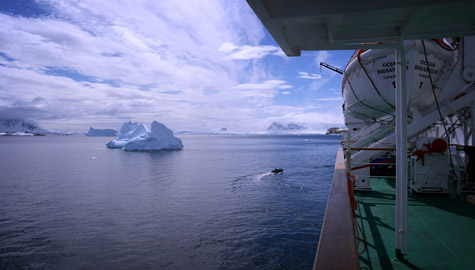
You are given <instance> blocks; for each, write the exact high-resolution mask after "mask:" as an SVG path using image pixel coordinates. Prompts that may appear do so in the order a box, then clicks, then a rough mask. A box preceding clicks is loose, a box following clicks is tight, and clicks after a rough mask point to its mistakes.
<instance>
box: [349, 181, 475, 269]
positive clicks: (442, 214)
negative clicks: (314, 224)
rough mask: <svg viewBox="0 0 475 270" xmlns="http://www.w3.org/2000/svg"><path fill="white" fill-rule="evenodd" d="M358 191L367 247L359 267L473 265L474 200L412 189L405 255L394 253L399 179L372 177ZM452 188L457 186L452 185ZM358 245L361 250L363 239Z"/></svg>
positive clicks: (357, 213)
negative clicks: (366, 187)
mask: <svg viewBox="0 0 475 270" xmlns="http://www.w3.org/2000/svg"><path fill="white" fill-rule="evenodd" d="M371 186H372V189H373V191H372V192H357V191H355V199H356V201H357V202H358V209H357V210H356V215H357V221H358V223H359V224H360V225H362V226H361V227H362V230H363V232H364V234H365V236H366V242H367V251H366V252H364V253H363V254H360V255H359V263H360V268H361V269H475V256H474V254H475V253H474V252H475V205H473V204H471V203H469V202H467V201H466V200H460V199H455V198H452V197H451V196H449V195H428V194H409V196H408V208H407V224H408V236H407V253H408V254H407V255H406V256H404V259H403V260H399V259H396V254H395V231H394V224H395V179H385V178H372V179H371ZM451 188H453V187H451ZM357 239H359V240H360V244H359V250H360V251H361V250H362V249H363V244H362V238H361V237H360V236H357Z"/></svg>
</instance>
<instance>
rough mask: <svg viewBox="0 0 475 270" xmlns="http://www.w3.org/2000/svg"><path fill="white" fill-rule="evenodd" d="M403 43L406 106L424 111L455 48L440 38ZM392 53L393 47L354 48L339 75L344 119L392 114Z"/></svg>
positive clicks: (448, 67) (441, 81)
mask: <svg viewBox="0 0 475 270" xmlns="http://www.w3.org/2000/svg"><path fill="white" fill-rule="evenodd" d="M404 47H405V50H406V61H407V66H406V72H407V82H408V88H407V89H408V97H409V100H408V106H410V107H413V108H417V110H419V111H420V112H425V111H427V110H428V109H429V108H431V105H432V104H433V103H434V102H435V99H434V94H433V90H432V89H433V88H434V91H435V94H436V96H438V95H439V94H440V89H442V88H443V87H444V84H445V82H446V80H445V79H444V78H447V77H448V75H450V73H451V71H452V69H453V67H454V66H455V63H456V61H457V55H458V52H457V50H456V49H455V48H453V47H452V46H451V45H449V44H448V43H447V42H445V40H443V39H441V40H424V41H421V40H414V41H405V42H404ZM394 53H395V50H394V49H377V50H376V49H371V50H364V51H362V50H359V51H356V52H355V54H354V56H353V58H352V59H351V60H350V62H349V63H348V65H347V67H346V69H345V71H344V74H343V78H342V91H343V98H344V107H343V108H344V114H345V120H346V119H347V118H351V117H354V118H357V119H360V120H363V121H371V120H374V119H380V118H387V117H391V116H394V114H395V106H396V104H395V98H396V91H395V90H396V81H397V80H396V64H395V55H394ZM429 72H430V75H429ZM431 80H432V83H431ZM345 122H347V121H345Z"/></svg>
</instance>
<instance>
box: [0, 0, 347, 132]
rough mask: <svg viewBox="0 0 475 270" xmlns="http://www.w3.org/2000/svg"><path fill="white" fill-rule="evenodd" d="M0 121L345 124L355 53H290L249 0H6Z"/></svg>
mask: <svg viewBox="0 0 475 270" xmlns="http://www.w3.org/2000/svg"><path fill="white" fill-rule="evenodd" d="M0 22H1V24H2V27H1V28H0V118H13V117H16V118H18V117H19V118H29V119H33V120H36V121H37V122H39V123H40V124H41V125H42V126H44V127H47V128H52V129H57V130H63V131H83V130H85V129H87V128H88V127H89V126H93V127H96V128H116V129H118V128H119V127H120V125H121V124H122V123H123V122H125V121H128V120H135V121H141V122H144V123H146V124H148V123H150V122H151V121H153V120H158V121H160V122H163V123H165V124H166V125H167V126H168V127H170V128H172V129H173V130H175V131H181V130H195V131H218V130H220V129H221V128H222V127H226V128H227V129H228V130H229V131H231V132H233V131H234V132H261V131H264V130H265V128H266V127H267V126H268V125H270V124H271V123H272V122H279V123H282V124H286V123H297V124H300V125H302V126H305V127H308V129H309V130H312V131H316V132H324V131H325V130H326V129H327V128H328V127H329V126H342V125H343V116H342V112H341V104H342V99H341V86H340V80H341V75H339V74H337V73H334V72H332V71H329V70H325V69H323V70H320V67H319V63H320V61H324V62H327V63H329V64H331V65H334V66H337V67H339V68H344V66H345V65H346V63H347V61H348V60H349V58H350V56H351V54H352V53H353V52H352V51H332V52H329V51H319V52H303V53H302V56H301V57H287V56H285V55H284V53H283V52H282V51H281V50H280V48H279V47H278V45H277V44H276V43H275V41H274V40H273V39H272V37H271V36H270V35H269V33H267V31H266V30H265V28H264V27H263V25H262V24H261V22H260V21H259V20H258V19H257V17H256V16H255V14H254V13H253V12H252V10H251V9H250V8H249V6H248V5H247V3H246V2H245V1H244V0H242V1H223V0H221V1H213V0H210V1H191V0H190V1H95V0H83V1H64V0H40V1H32V0H29V1H25V0H23V1H2V2H0Z"/></svg>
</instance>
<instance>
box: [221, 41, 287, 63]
mask: <svg viewBox="0 0 475 270" xmlns="http://www.w3.org/2000/svg"><path fill="white" fill-rule="evenodd" d="M218 50H219V51H221V52H225V53H227V55H228V57H229V58H230V59H236V60H252V59H260V58H263V57H265V56H267V55H276V56H285V54H284V53H283V52H282V50H281V49H280V48H279V47H276V46H270V45H267V46H249V45H243V46H240V47H239V46H236V45H234V44H232V43H230V42H225V43H223V44H221V46H220V47H219V49H218Z"/></svg>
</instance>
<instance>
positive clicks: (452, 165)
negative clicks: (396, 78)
mask: <svg viewBox="0 0 475 270" xmlns="http://www.w3.org/2000/svg"><path fill="white" fill-rule="evenodd" d="M421 42H422V47H423V48H424V56H425V59H426V66H427V73H429V80H430V86H431V88H432V95H433V96H434V100H435V105H436V106H437V111H438V112H439V117H440V121H442V125H443V126H444V130H445V134H448V132H447V126H446V125H445V121H444V117H443V116H442V112H441V111H440V106H439V101H438V100H437V95H436V94H435V87H434V83H433V81H432V74H431V72H430V67H429V59H428V58H427V51H426V45H425V43H424V40H423V39H421ZM446 138H447V143H448V145H449V147H448V148H449V157H450V167H452V171H453V172H454V173H453V176H454V177H455V178H457V180H458V176H457V175H456V174H455V168H454V162H453V160H452V150H451V149H450V136H447V137H446Z"/></svg>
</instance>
